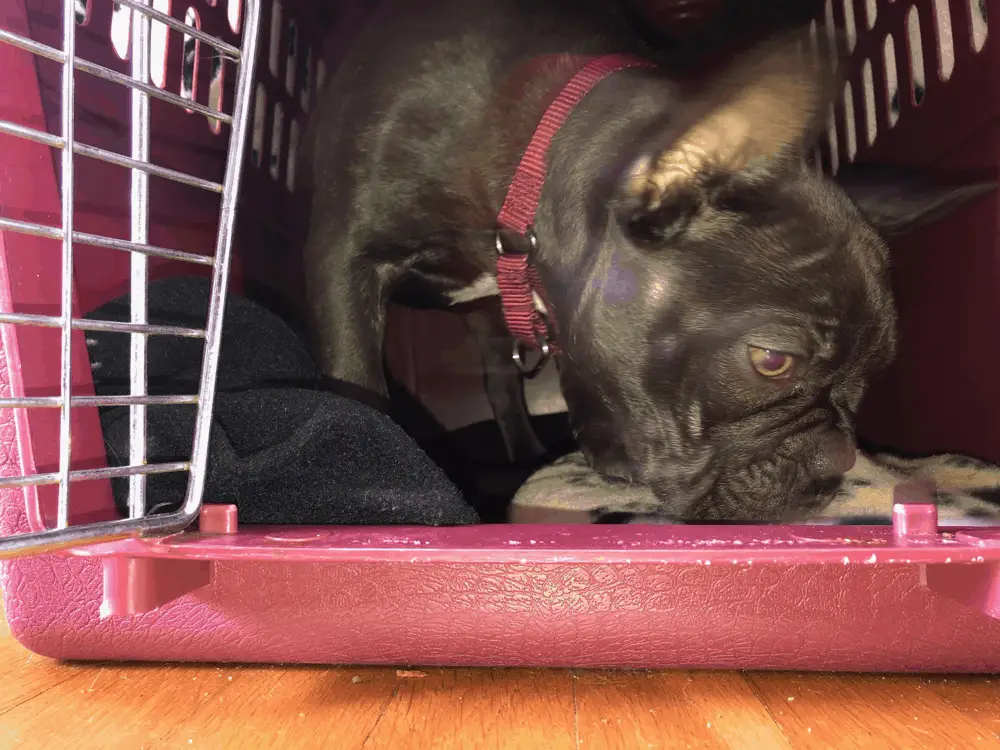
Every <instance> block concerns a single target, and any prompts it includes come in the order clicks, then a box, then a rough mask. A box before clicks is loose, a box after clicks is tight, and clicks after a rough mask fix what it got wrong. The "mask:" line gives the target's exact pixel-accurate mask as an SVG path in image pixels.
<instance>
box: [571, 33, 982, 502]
mask: <svg viewBox="0 0 1000 750" xmlns="http://www.w3.org/2000/svg"><path fill="white" fill-rule="evenodd" d="M799 41H800V39H798V38H795V39H791V38H788V37H783V38H782V39H779V40H772V41H771V42H769V43H768V44H766V45H764V46H762V47H760V48H758V49H756V50H754V51H753V52H752V53H750V54H749V55H748V56H746V57H744V58H743V59H741V60H739V61H738V63H737V64H736V65H735V66H733V67H732V68H731V69H729V70H728V71H726V72H725V73H723V74H722V75H721V76H720V77H719V78H718V79H716V81H714V82H713V83H710V84H709V85H708V86H707V87H705V88H704V89H702V92H703V95H702V96H699V97H698V98H697V99H696V100H695V101H692V102H690V103H689V104H688V105H687V106H685V107H684V108H683V109H684V112H686V113H689V114H691V113H693V114H691V116H690V117H689V119H688V120H687V121H685V122H682V123H680V125H678V121H677V119H676V118H673V119H672V120H671V122H670V123H669V125H668V126H664V128H663V129H661V131H660V132H658V133H655V134H653V135H651V136H649V139H648V141H647V142H646V144H645V145H643V146H642V147H641V148H640V149H638V155H635V154H633V156H632V157H630V159H629V163H628V165H627V167H625V168H623V169H622V170H621V174H620V175H619V176H618V177H617V178H616V179H615V185H616V188H615V191H614V192H615V198H614V200H613V201H612V204H613V205H612V207H611V209H610V210H605V211H604V213H605V214H606V215H607V216H608V217H609V218H608V219H607V220H606V221H601V222H600V225H599V226H597V227H591V228H590V232H591V236H592V237H593V238H594V239H593V240H591V241H590V246H591V249H592V251H589V252H588V256H587V263H588V264H589V265H588V267H587V271H586V273H584V274H578V277H579V278H580V279H582V278H584V277H585V278H586V279H587V281H586V282H582V281H581V282H573V284H578V286H575V287H574V289H573V293H572V295H563V299H562V305H560V304H557V305H556V309H557V312H558V313H559V318H560V320H559V322H560V325H561V326H562V331H561V335H562V336H563V338H564V342H565V348H566V354H565V356H564V357H563V359H562V361H561V362H560V372H561V379H562V384H563V392H564V395H565V397H566V400H567V403H568V405H569V409H570V418H571V421H572V424H573V428H574V432H575V434H576V437H577V439H578V440H579V443H580V446H581V448H582V450H583V452H584V454H585V455H586V456H587V458H588V460H589V461H590V462H591V463H592V465H593V466H594V467H595V468H597V469H598V470H599V471H601V472H602V473H604V474H605V475H607V476H611V477H621V478H622V479H625V480H628V481H638V482H642V483H646V484H649V485H650V486H651V487H652V488H653V489H654V491H655V493H656V495H657V497H658V498H659V500H660V501H661V502H662V503H663V507H664V510H665V511H666V512H667V513H669V514H671V515H673V516H676V517H680V518H685V519H689V520H697V519H728V520H765V521H766V520H780V519H783V518H787V517H789V515H790V514H792V513H795V512H797V511H801V510H802V508H803V507H804V506H805V505H807V504H810V503H815V502H822V500H823V495H824V487H829V488H832V487H833V486H835V480H836V478H837V477H838V476H839V475H840V474H842V473H843V472H844V471H846V470H848V469H850V467H851V465H852V464H853V461H854V457H855V447H854V437H853V435H854V417H855V413H856V411H857V409H858V406H859V403H860V401H861V398H862V395H863V393H864V392H865V387H866V384H867V381H868V379H869V377H870V375H871V374H872V373H873V372H875V371H876V370H878V369H880V368H882V367H884V366H885V365H886V364H888V363H889V362H890V361H891V360H892V358H893V354H894V351H895V345H896V333H895V329H896V312H895V307H894V303H893V299H892V294H891V291H890V285H889V277H888V250H887V246H886V242H885V239H884V238H885V237H887V236H890V235H894V234H898V233H901V232H904V231H908V230H910V229H912V228H913V227H915V226H917V225H919V224H920V223H923V222H926V221H928V220H930V219H932V218H935V217H937V216H939V215H941V214H943V213H945V212H947V211H948V210H950V209H951V208H952V207H954V206H956V205H958V204H959V203H961V202H962V201H964V200H967V199H968V198H970V197H972V196H974V195H978V194H980V193H982V192H984V191H985V190H987V189H989V188H990V187H991V186H989V185H977V186H972V187H970V186H965V187H962V188H933V187H929V186H927V185H922V184H921V185H918V184H916V183H913V182H899V181H898V180H895V179H894V178H890V179H885V177H884V175H879V176H877V177H873V175H872V174H868V173H866V172H865V171H864V170H860V169H854V170H853V171H851V173H850V175H849V174H848V172H847V171H846V170H845V171H844V172H842V175H841V179H840V180H839V184H837V183H835V182H834V181H831V180H829V179H827V178H825V177H823V176H821V175H819V174H817V173H816V171H815V170H814V169H813V168H811V167H808V166H806V165H805V163H804V162H803V161H802V159H801V158H799V157H798V154H801V153H803V152H804V151H805V149H806V148H808V147H809V146H810V143H811V141H812V139H814V138H815V136H816V135H817V133H818V132H819V130H820V128H821V127H822V125H823V123H824V121H825V117H826V114H827V112H828V111H829V108H830V106H831V103H832V101H833V100H834V98H835V97H836V95H838V94H840V93H841V92H842V88H841V83H840V78H839V76H838V75H837V73H836V71H835V67H836V66H835V65H834V64H832V63H831V62H830V60H832V59H835V56H833V55H830V56H829V57H828V58H826V59H824V56H823V55H822V54H821V55H819V56H811V55H810V56H803V55H801V54H800V46H799ZM671 129H672V130H671ZM668 130H670V133H669V134H668V135H664V133H666V131H668ZM658 139H659V140H658ZM569 299H572V302H568V301H567V300H569ZM567 307H568V308H569V309H568V310H567V309H566V308H567Z"/></svg>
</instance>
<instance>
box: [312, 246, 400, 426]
mask: <svg viewBox="0 0 1000 750" xmlns="http://www.w3.org/2000/svg"><path fill="white" fill-rule="evenodd" d="M313 257H316V256H313ZM308 270H309V273H310V278H307V280H306V287H307V290H308V296H309V307H310V309H311V313H312V317H313V335H314V338H315V341H316V359H317V363H318V364H319V367H320V370H321V372H322V374H323V376H324V377H325V378H326V379H327V381H328V384H329V385H330V387H331V388H332V389H333V390H335V391H337V392H338V393H341V394H342V395H345V396H348V397H350V398H353V399H355V400H357V401H362V402H363V403H366V404H368V405H370V406H374V407H376V408H378V409H381V410H383V411H384V410H386V409H387V408H388V402H389V394H388V386H387V384H386V378H385V370H384V364H383V358H382V352H383V346H384V340H385V318H386V306H387V298H388V289H389V285H390V284H391V281H392V278H393V270H392V269H387V268H384V267H380V266H379V265H378V264H375V263H372V262H370V260H369V259H368V258H366V257H365V256H364V254H361V255H355V256H353V257H349V256H345V255H328V256H326V257H323V258H322V259H321V260H320V262H318V263H316V264H313V265H311V266H310V267H309V269H308Z"/></svg>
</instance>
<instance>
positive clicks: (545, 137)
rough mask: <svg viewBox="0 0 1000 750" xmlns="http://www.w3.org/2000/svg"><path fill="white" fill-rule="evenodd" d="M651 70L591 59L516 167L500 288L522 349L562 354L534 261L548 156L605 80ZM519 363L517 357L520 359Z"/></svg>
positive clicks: (629, 62)
mask: <svg viewBox="0 0 1000 750" xmlns="http://www.w3.org/2000/svg"><path fill="white" fill-rule="evenodd" d="M650 67H653V63H651V62H649V61H647V60H643V59H641V58H638V57H634V56H632V55H604V56H602V57H596V58H591V59H590V60H589V61H588V62H587V63H586V64H585V65H583V67H582V68H580V70H578V71H577V72H576V74H575V75H574V76H573V77H572V78H571V79H570V80H569V83H567V84H566V85H565V86H564V87H563V88H562V90H561V91H560V92H559V94H558V96H556V98H555V99H554V100H553V102H552V103H551V104H550V105H549V107H548V109H546V110H545V114H544V115H542V119H541V121H540V122H539V123H538V127H537V128H535V132H534V134H533V135H532V137H531V141H530V142H529V143H528V147H527V149H525V152H524V155H523V156H522V157H521V161H520V162H519V163H518V165H517V169H516V170H515V172H514V178H513V179H512V180H511V183H510V187H509V188H508V189H507V196H506V198H505V199H504V202H503V208H501V209H500V214H499V216H498V217H497V225H498V232H497V251H498V253H499V256H498V258H497V286H498V287H499V288H500V299H501V301H502V303H503V313H504V318H505V320H506V321H507V328H508V329H509V330H510V332H511V334H512V335H513V336H514V337H515V338H517V339H519V340H520V342H521V344H520V346H525V347H529V348H531V349H539V350H541V351H542V353H543V355H547V354H548V353H549V352H556V351H558V349H557V348H556V343H555V341H554V338H555V333H556V326H555V316H554V314H553V310H552V306H551V304H550V303H549V300H548V297H547V295H546V294H545V289H544V288H543V287H542V282H541V279H540V278H539V276H538V271H537V269H536V268H535V266H534V265H533V264H532V263H531V259H530V257H529V255H530V253H531V251H532V250H534V248H535V235H534V231H533V225H534V223H535V213H536V212H537V211H538V202H539V200H540V199H541V197H542V188H543V187H544V185H545V176H546V172H547V163H546V153H547V152H548V149H549V146H550V145H551V143H552V139H553V138H554V137H555V134H556V133H557V132H558V131H559V128H561V127H562V125H563V123H564V122H566V119H567V118H568V117H569V115H570V113H571V112H572V111H573V108H574V107H575V106H576V105H577V104H579V103H580V102H581V101H582V100H583V98H584V97H585V96H586V95H587V94H588V93H589V92H590V90H591V89H592V88H594V86H596V85H597V84H598V83H599V82H600V81H602V80H604V79H605V78H607V77H608V76H609V75H611V74H612V73H617V72H618V71H620V70H625V69H626V68H650ZM504 230H506V231H508V232H513V233H515V234H517V235H519V236H520V237H521V238H522V239H523V241H524V242H525V243H526V246H527V250H523V249H522V250H519V251H516V250H513V249H509V248H508V247H506V246H505V245H504V244H503V239H502V236H501V232H502V231H504ZM535 294H537V295H538V296H539V297H540V298H541V300H542V304H543V305H544V306H545V309H546V311H547V312H548V315H547V316H544V315H542V313H541V312H539V310H538V309H537V308H536V307H535V300H534V295H535ZM515 351H518V349H515ZM515 359H518V357H517V356H515ZM519 364H520V361H519ZM539 364H541V363H539Z"/></svg>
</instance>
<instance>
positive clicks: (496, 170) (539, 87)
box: [452, 53, 627, 231]
mask: <svg viewBox="0 0 1000 750" xmlns="http://www.w3.org/2000/svg"><path fill="white" fill-rule="evenodd" d="M592 58H593V56H589V55H580V54H568V53H565V54H553V55H542V56H537V57H532V58H528V59H526V60H524V61H522V62H520V63H518V64H517V65H515V66H514V67H513V68H512V69H511V70H510V72H509V73H508V74H507V75H506V76H505V77H504V79H503V80H502V83H501V84H500V85H499V86H498V87H497V88H496V90H495V91H494V92H493V93H492V94H491V95H490V96H489V98H488V99H487V100H486V103H485V105H484V107H483V112H482V115H481V116H480V118H479V120H478V122H477V125H476V126H475V127H473V128H471V129H470V131H469V133H468V134H467V137H466V139H465V145H464V146H463V147H462V148H460V149H459V151H458V153H459V156H458V158H457V161H456V164H457V170H456V181H455V185H454V187H453V189H452V195H453V197H454V198H455V201H456V204H458V216H457V217H456V218H457V219H458V220H459V221H460V222H461V223H462V224H463V225H464V226H465V227H467V228H473V229H477V230H484V231H492V230H493V228H494V227H495V225H496V218H497V213H498V212H499V210H500V207H501V205H502V204H503V200H504V196H505V194H506V192H507V189H508V187H509V186H510V183H511V180H512V178H513V176H514V172H515V170H516V169H517V166H518V163H519V161H520V159H521V157H522V156H523V154H524V151H525V149H526V148H527V146H528V143H529V142H530V141H531V138H532V135H533V134H534V133H535V130H536V129H537V128H538V125H539V122H540V120H541V118H542V116H543V115H544V114H545V111H546V109H547V108H548V107H549V105H551V104H552V102H553V101H554V100H555V98H556V97H557V96H558V95H559V92H560V91H561V90H562V89H563V87H565V86H566V84H567V83H568V82H569V81H570V79H571V78H572V77H573V76H574V75H575V74H576V73H578V72H579V70H580V69H581V68H582V67H583V66H584V65H585V64H586V63H587V62H588V60H590V59H592ZM616 75H620V74H616ZM617 114H618V118H617V119H619V120H620V119H621V118H622V117H623V115H625V114H627V113H626V112H625V111H619V112H618V113H617ZM599 127H605V128H606V127H607V124H606V123H605V124H602V125H599Z"/></svg>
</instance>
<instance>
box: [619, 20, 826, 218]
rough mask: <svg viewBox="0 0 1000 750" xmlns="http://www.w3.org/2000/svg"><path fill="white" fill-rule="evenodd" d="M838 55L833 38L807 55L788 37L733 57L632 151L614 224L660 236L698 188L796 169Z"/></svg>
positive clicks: (805, 47) (698, 195) (697, 196)
mask: <svg viewBox="0 0 1000 750" xmlns="http://www.w3.org/2000/svg"><path fill="white" fill-rule="evenodd" d="M845 49H846V47H845V45H844V44H843V41H842V40H841V39H839V38H837V39H835V40H832V43H831V40H828V39H826V38H824V39H822V40H821V42H820V44H819V45H818V49H816V48H814V47H813V45H811V43H810V39H809V35H808V33H807V32H806V31H804V30H796V31H793V32H784V33H782V34H780V35H778V36H775V37H773V38H771V39H769V40H768V41H766V42H764V43H762V44H760V45H759V46H757V47H754V48H753V49H751V50H750V51H749V52H747V53H744V54H743V55H740V56H737V58H736V59H735V60H734V61H733V62H732V63H731V64H730V65H728V66H727V67H726V68H725V69H724V70H723V71H722V72H721V73H720V74H718V75H716V76H713V77H712V78H711V79H710V80H708V81H707V82H705V83H704V84H703V85H702V86H700V87H699V89H698V94H697V95H696V96H695V97H694V98H693V99H692V100H690V101H688V102H685V103H684V104H683V105H682V115H681V117H679V118H675V119H674V120H673V121H671V122H670V123H668V124H667V125H666V127H665V128H664V129H663V130H661V131H660V132H659V133H657V134H656V135H654V136H652V137H650V139H649V143H648V144H645V145H642V146H640V155H639V156H638V158H636V159H635V160H633V162H632V164H631V165H630V167H629V169H627V170H626V173H625V175H624V176H623V178H622V183H621V185H620V189H619V201H618V205H617V209H618V211H619V214H620V215H621V218H623V219H625V220H626V221H632V220H636V219H637V220H639V221H642V222H647V223H648V222H649V221H653V222H655V223H657V224H660V225H663V228H664V229H666V228H667V226H666V225H668V224H669V223H671V222H675V221H676V220H677V218H679V217H683V216H685V215H688V214H689V213H690V211H691V210H692V209H694V208H696V207H697V204H698V203H699V202H700V201H702V200H703V199H704V193H705V187H706V186H707V185H710V184H712V183H713V182H718V181H719V180H720V179H724V178H725V177H726V176H727V175H730V176H731V175H734V174H738V173H749V172H752V171H754V170H761V169H763V170H774V169H778V168H780V167H781V165H783V164H788V163H790V162H792V161H795V160H798V159H799V158H800V155H801V154H802V153H804V151H805V149H806V148H807V147H808V146H809V145H811V144H812V142H813V141H814V139H815V137H816V135H817V134H818V133H819V130H820V128H821V127H822V125H823V122H824V121H825V117H826V114H827V112H828V111H829V107H830V105H831V103H832V102H833V99H834V97H835V95H836V94H837V92H838V91H839V88H840V85H839V84H840V81H841V76H840V74H839V69H838V63H837V61H838V60H839V59H843V58H844V57H845V55H844V50H845Z"/></svg>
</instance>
